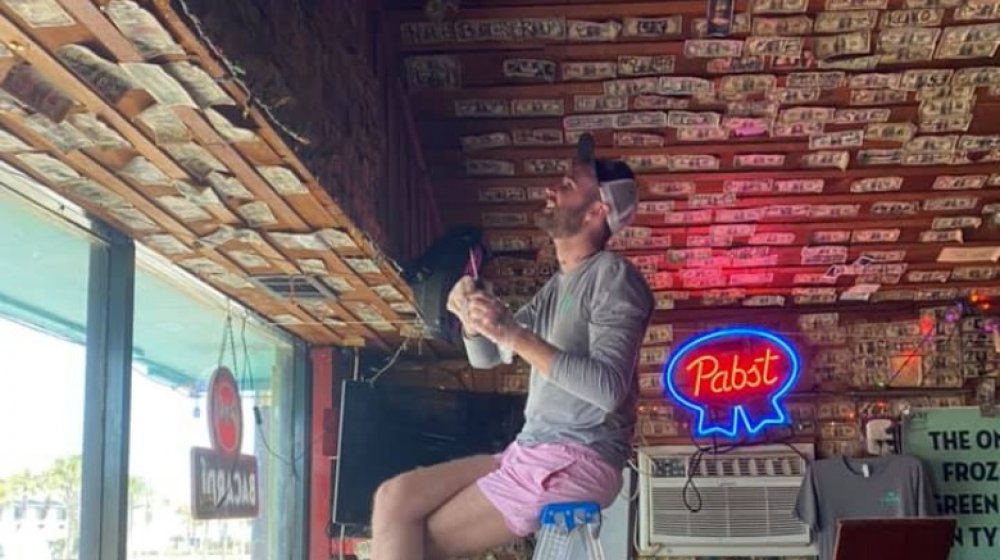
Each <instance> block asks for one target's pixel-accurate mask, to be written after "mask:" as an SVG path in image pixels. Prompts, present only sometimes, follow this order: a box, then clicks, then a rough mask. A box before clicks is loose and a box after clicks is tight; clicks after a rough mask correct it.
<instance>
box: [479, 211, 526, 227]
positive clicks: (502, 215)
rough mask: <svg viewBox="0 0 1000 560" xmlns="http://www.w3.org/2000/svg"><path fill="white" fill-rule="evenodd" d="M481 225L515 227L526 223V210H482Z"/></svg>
mask: <svg viewBox="0 0 1000 560" xmlns="http://www.w3.org/2000/svg"><path fill="white" fill-rule="evenodd" d="M482 221H483V226H485V227H501V228H516V227H524V226H527V225H528V213H527V212H483V215H482Z"/></svg>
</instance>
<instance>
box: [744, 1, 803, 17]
mask: <svg viewBox="0 0 1000 560" xmlns="http://www.w3.org/2000/svg"><path fill="white" fill-rule="evenodd" d="M808 7H809V2H808V0H753V3H752V4H751V7H750V11H751V12H752V13H754V14H804V13H805V12H806V9H807V8H808Z"/></svg>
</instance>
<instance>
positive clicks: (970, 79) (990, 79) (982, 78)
mask: <svg viewBox="0 0 1000 560" xmlns="http://www.w3.org/2000/svg"><path fill="white" fill-rule="evenodd" d="M996 84H1000V67H996V66H978V67H975V68H961V69H959V70H956V71H955V75H954V76H953V77H952V80H951V85H952V87H988V86H993V85H996ZM991 95H992V94H991Z"/></svg>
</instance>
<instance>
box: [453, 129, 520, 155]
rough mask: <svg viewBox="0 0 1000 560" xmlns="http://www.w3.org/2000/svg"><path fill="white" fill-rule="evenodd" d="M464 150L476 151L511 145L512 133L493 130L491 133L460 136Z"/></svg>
mask: <svg viewBox="0 0 1000 560" xmlns="http://www.w3.org/2000/svg"><path fill="white" fill-rule="evenodd" d="M459 143H460V144H461V145H462V150H463V151H466V152H476V151H480V150H488V149H491V148H501V147H503V146H510V144H511V139H510V134H507V133H506V132H491V133H489V134H479V135H476V136H462V137H461V138H459Z"/></svg>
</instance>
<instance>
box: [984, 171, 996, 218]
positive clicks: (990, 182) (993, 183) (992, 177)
mask: <svg viewBox="0 0 1000 560" xmlns="http://www.w3.org/2000/svg"><path fill="white" fill-rule="evenodd" d="M986 184H987V185H989V186H991V187H1000V173H994V174H992V175H990V178H989V179H987V180H986ZM983 213H986V209H985V208H983Z"/></svg>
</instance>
